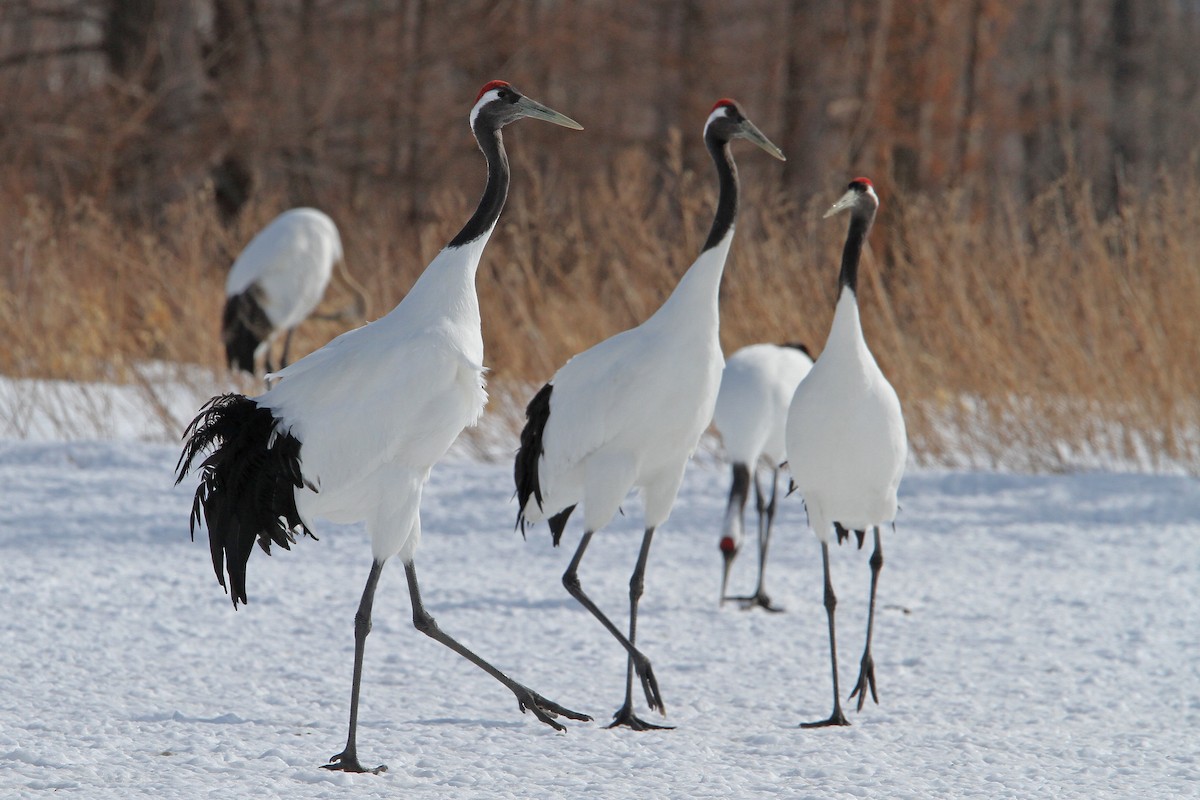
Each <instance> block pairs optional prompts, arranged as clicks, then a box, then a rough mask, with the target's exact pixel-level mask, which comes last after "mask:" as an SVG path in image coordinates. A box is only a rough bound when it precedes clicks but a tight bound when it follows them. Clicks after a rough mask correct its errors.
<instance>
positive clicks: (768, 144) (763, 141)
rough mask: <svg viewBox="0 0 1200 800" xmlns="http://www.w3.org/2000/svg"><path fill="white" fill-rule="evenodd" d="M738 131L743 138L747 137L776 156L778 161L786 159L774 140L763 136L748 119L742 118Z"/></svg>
mask: <svg viewBox="0 0 1200 800" xmlns="http://www.w3.org/2000/svg"><path fill="white" fill-rule="evenodd" d="M738 132H739V133H740V134H741V136H742V138H743V139H749V140H750V141H752V142H754V143H755V144H756V145H758V146H759V147H761V148H762V149H763V150H766V151H767V152H768V153H770V154H771V155H772V156H774V157H775V158H778V159H779V160H780V161H787V158H786V157H784V155H783V151H782V150H780V149H779V148H778V147H776V146H775V143H774V142H772V141H771V140H770V139H768V138H767V137H766V136H764V135H763V132H762V131H760V130H759V129H758V126H756V125H755V124H754V123H753V122H751V121H750V120H748V119H746V120H742V124H741V126H740V128H739V131H738Z"/></svg>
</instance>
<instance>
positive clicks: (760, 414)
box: [713, 343, 813, 471]
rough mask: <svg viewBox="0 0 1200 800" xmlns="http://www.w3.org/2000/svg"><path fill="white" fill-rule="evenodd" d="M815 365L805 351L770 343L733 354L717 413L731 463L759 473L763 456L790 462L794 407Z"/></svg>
mask: <svg viewBox="0 0 1200 800" xmlns="http://www.w3.org/2000/svg"><path fill="white" fill-rule="evenodd" d="M812 364H813V362H812V359H811V358H809V357H808V356H807V355H806V354H805V353H804V351H803V350H800V349H798V348H795V347H781V346H779V345H775V344H767V343H764V344H752V345H747V346H746V347H743V348H741V349H740V350H738V351H737V352H735V353H734V354H733V355H731V356H730V357H729V360H728V361H726V362H725V372H724V373H722V375H721V390H720V392H719V393H718V394H717V405H716V409H715V410H714V411H713V425H714V426H716V428H717V431H719V432H720V434H721V444H722V446H723V447H724V450H725V459H726V460H727V461H730V462H732V463H735V464H738V463H740V464H746V465H747V466H749V467H750V469H751V470H752V471H753V469H754V468H755V466H756V465H757V464H758V462H759V460H760V459H762V460H765V461H766V462H767V463H768V464H769V465H770V466H771V467H778V466H779V465H780V464H781V463H783V462H784V461H785V460H787V450H786V447H785V444H784V430H785V428H786V427H787V415H788V406H790V405H791V402H792V395H794V394H795V392H796V386H797V385H798V384H799V383H800V381H801V380H802V379H803V378H804V376H805V375H807V374H808V371H809V370H810V369H812Z"/></svg>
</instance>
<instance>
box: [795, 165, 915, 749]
mask: <svg viewBox="0 0 1200 800" xmlns="http://www.w3.org/2000/svg"><path fill="white" fill-rule="evenodd" d="M878 208H879V198H878V197H877V196H876V194H875V189H874V188H873V187H872V185H871V181H869V180H867V179H866V178H855V179H854V180H853V181H851V182H850V188H849V190H848V191H847V192H846V194H845V195H843V196H842V198H841V199H840V200H838V201H837V202H836V203H835V204H834V205H833V207H832V208H830V209H829V211H828V212H826V214H825V216H826V217H829V216H832V215H834V214H836V213H838V212H840V211H844V210H847V209H849V211H850V228H849V232H848V233H847V236H846V245H845V248H844V250H843V251H842V267H841V274H840V277H839V278H838V286H839V291H838V301H837V308H836V310H835V311H834V315H833V324H832V326H831V327H830V329H829V338H828V340H827V341H826V342H825V349H824V350H822V351H821V355H820V357H819V358H818V359H817V362H816V363H815V364H813V367H812V369H811V370H810V371H809V373H808V376H807V377H805V379H804V380H803V381H801V382H800V385H799V386H798V387H796V395H795V397H793V398H792V404H791V408H790V409H789V411H788V421H787V455H788V469H789V471H790V472H791V474H792V482H793V484H794V485H795V487H796V489H798V490H799V491H800V493H801V494H802V495H803V497H804V503H805V507H806V508H807V509H808V519H809V524H810V525H811V527H812V529H813V532H814V533H816V535H817V538H818V539H819V540H820V542H821V561H822V564H823V566H824V570H825V612H826V616H827V617H828V621H829V656H830V661H831V662H832V664H833V713H832V714H831V715H830V717H829V719H827V720H823V721H821V722H812V723H805V727H822V726H825V725H849V724H850V723H849V722H847V720H846V717H845V715H844V714H843V713H842V705H841V701H840V699H839V692H838V668H837V639H836V637H835V635H834V624H833V616H834V608H835V607H836V606H837V597H836V596H835V595H834V593H833V583H832V582H831V581H830V578H829V531H830V528H836V530H837V532H838V539H839V541H841V540H844V539H845V537H846V531H847V530H854V531H856V532H858V535H859V546H860V547H861V546H862V537H863V536H864V535H865V532H866V530H867V528H871V527H873V528H874V529H875V552H874V553H873V554H872V555H871V562H870V563H871V601H870V602H871V605H870V610H869V612H868V616H867V644H866V648H865V649H864V650H863V657H862V662H861V668H860V671H859V675H858V682H857V684H856V685H855V688H854V691H853V692H852V693H851V694H850V698H851V699H853V698H854V696H855V695H858V708H859V710H862V707H863V702H864V701H865V700H866V694H867V691H868V690H870V692H871V697H872V698H874V700H875V702H876V703H878V702H879V697H878V694H877V693H876V691H875V661H874V659H873V658H872V657H871V633H872V631H873V630H874V623H875V589H876V585H877V583H878V580H879V570H880V568H882V567H883V549H882V547H881V545H880V540H879V526H880V525H883V524H886V523H889V522H892V521H893V520H894V519H895V517H896V491H897V489H898V488H899V486H900V478H901V476H902V475H903V474H904V461H905V458H906V457H907V454H908V439H907V436H906V434H905V431H904V417H903V415H902V414H901V413H900V401H899V399H898V398H897V397H896V390H895V389H893V388H892V385H891V384H890V383H888V381H887V378H885V377H884V376H883V373H882V372H881V371H880V370H879V366H878V365H877V364H876V363H875V358H874V356H872V355H871V351H870V350H869V349H867V343H866V340H864V339H863V332H862V321H861V319H860V318H859V313H858V297H857V291H858V264H859V260H860V259H861V257H862V249H863V243H864V242H865V241H866V239H867V233H868V231H870V229H871V223H872V222H873V221H874V220H875V211H876V209H878Z"/></svg>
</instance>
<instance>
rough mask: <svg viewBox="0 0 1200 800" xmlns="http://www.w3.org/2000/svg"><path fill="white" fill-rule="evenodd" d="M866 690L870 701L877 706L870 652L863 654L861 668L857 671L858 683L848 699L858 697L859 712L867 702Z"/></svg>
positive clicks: (872, 662) (877, 699) (873, 662)
mask: <svg viewBox="0 0 1200 800" xmlns="http://www.w3.org/2000/svg"><path fill="white" fill-rule="evenodd" d="M868 690H870V692H871V699H872V700H874V701H875V705H879V694H878V693H877V692H876V691H875V659H874V658H872V657H871V651H870V650H867V651H866V652H865V653H863V657H862V666H861V667H860V668H859V671H858V682H857V683H855V684H854V691H853V692H851V693H850V697H849V698H848V699H850V700H853V699H854V696H855V695H858V710H859V711H862V707H863V703H865V702H866V701H867V691H868Z"/></svg>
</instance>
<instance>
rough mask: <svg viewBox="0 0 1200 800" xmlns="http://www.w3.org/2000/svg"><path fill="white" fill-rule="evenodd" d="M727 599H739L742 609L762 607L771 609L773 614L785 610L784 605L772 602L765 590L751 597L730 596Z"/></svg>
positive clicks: (766, 609) (749, 609)
mask: <svg viewBox="0 0 1200 800" xmlns="http://www.w3.org/2000/svg"><path fill="white" fill-rule="evenodd" d="M727 599H729V600H737V601H738V603H739V604H740V605H741V608H742V611H751V610H753V609H755V608H761V609H763V610H764V611H770V612H772V613H773V614H778V613H780V612H782V611H783V606H777V605H774V604H772V603H771V598H770V597H768V596H767V595H766V594H765V593H763V592H759V593H757V594H754V595H751V596H749V597H730V598H727Z"/></svg>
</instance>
